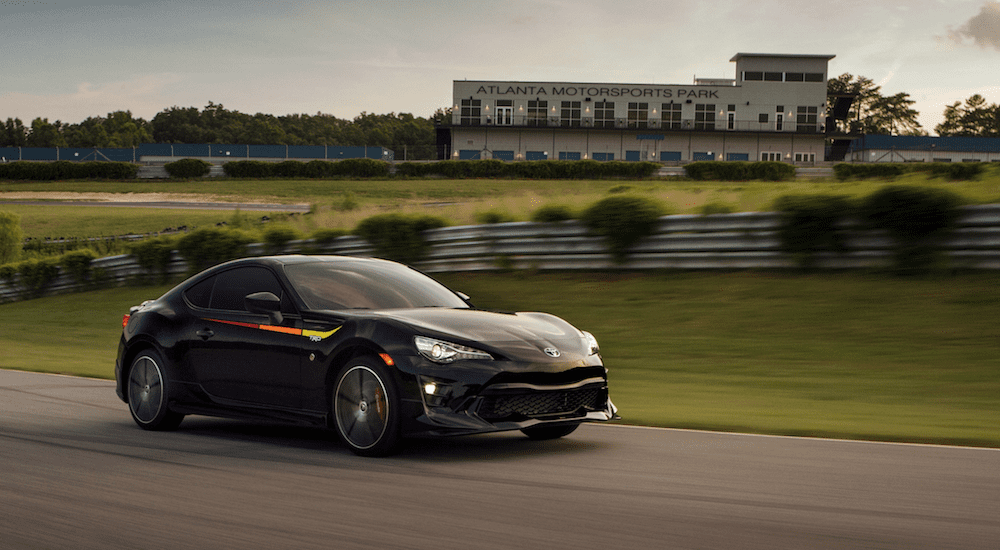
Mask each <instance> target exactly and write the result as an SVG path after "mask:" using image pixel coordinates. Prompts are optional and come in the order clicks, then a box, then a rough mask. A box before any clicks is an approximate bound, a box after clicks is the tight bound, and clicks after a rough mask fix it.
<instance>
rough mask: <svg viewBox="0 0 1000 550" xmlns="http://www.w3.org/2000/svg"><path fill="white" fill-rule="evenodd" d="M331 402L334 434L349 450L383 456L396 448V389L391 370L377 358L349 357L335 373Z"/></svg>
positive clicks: (397, 419) (397, 421)
mask: <svg viewBox="0 0 1000 550" xmlns="http://www.w3.org/2000/svg"><path fill="white" fill-rule="evenodd" d="M331 405H332V408H333V418H334V420H335V422H336V429H337V434H338V435H339V436H340V438H341V439H342V440H343V441H344V443H347V445H348V447H350V449H351V452H353V453H354V454H357V455H361V456H385V455H388V454H392V453H393V452H394V451H396V450H397V448H398V445H399V441H400V437H399V424H400V421H399V393H398V391H397V390H396V385H395V382H394V381H393V378H392V373H390V372H389V370H388V369H387V368H386V366H385V365H384V364H383V363H382V361H380V360H379V359H378V358H375V357H371V356H363V357H356V358H354V359H352V360H351V361H349V362H348V363H347V365H345V366H344V367H343V368H342V369H341V370H340V373H339V374H338V375H337V382H336V384H335V385H334V390H333V399H332V403H331Z"/></svg>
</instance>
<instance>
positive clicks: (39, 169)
mask: <svg viewBox="0 0 1000 550" xmlns="http://www.w3.org/2000/svg"><path fill="white" fill-rule="evenodd" d="M138 172H139V166H138V165H136V164H132V163H130V162H98V161H90V162H70V161H68V160H57V161H55V162H31V161H27V160H18V161H14V162H5V163H0V180H31V181H53V180H87V179H101V180H129V179H135V177H136V174H137V173H138Z"/></svg>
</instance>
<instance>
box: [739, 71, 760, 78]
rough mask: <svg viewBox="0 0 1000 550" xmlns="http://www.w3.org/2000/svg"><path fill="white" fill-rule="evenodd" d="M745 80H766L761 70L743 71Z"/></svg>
mask: <svg viewBox="0 0 1000 550" xmlns="http://www.w3.org/2000/svg"><path fill="white" fill-rule="evenodd" d="M743 80H764V73H763V72H761V71H743Z"/></svg>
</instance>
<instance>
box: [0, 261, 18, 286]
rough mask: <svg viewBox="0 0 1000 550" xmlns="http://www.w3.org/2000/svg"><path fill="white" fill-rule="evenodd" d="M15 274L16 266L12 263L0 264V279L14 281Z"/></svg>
mask: <svg viewBox="0 0 1000 550" xmlns="http://www.w3.org/2000/svg"><path fill="white" fill-rule="evenodd" d="M16 276H17V266H16V265H14V264H4V265H0V279H3V280H4V281H7V282H8V283H12V282H14V277H16Z"/></svg>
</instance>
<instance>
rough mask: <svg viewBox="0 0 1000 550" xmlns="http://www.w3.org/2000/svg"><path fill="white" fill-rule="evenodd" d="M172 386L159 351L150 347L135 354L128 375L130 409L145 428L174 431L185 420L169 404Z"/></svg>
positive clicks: (136, 420) (133, 416)
mask: <svg viewBox="0 0 1000 550" xmlns="http://www.w3.org/2000/svg"><path fill="white" fill-rule="evenodd" d="M169 387H170V382H169V381H168V380H167V378H166V375H165V373H164V362H163V360H162V359H160V356H159V354H157V353H156V352H155V351H152V350H148V351H143V352H141V353H140V354H139V355H138V356H136V358H135V360H134V361H132V367H131V368H130V369H129V375H128V408H129V411H130V412H131V413H132V419H133V420H135V423H136V424H138V425H139V426H140V427H141V428H142V429H144V430H160V431H165V430H174V429H177V426H179V425H180V423H181V420H184V415H182V414H178V413H175V412H173V411H171V410H170V409H169V408H168V407H167V402H168V396H169V395H170V394H169V392H168V390H169Z"/></svg>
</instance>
